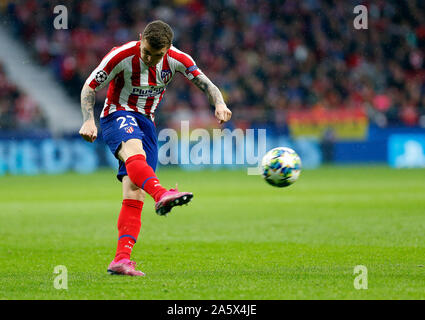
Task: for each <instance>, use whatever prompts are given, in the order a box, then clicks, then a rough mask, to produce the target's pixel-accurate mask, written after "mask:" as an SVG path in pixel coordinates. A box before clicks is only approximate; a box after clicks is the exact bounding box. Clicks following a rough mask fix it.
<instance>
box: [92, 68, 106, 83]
mask: <svg viewBox="0 0 425 320" xmlns="http://www.w3.org/2000/svg"><path fill="white" fill-rule="evenodd" d="M107 78H108V74H107V73H106V71H104V70H99V71H98V72H97V73H96V76H95V79H96V81H97V83H102V82H104V81H105V80H106V79H107Z"/></svg>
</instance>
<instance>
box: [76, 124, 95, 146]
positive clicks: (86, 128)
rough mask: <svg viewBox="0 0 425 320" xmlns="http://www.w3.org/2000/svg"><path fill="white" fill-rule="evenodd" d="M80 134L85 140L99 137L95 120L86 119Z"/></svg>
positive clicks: (90, 140)
mask: <svg viewBox="0 0 425 320" xmlns="http://www.w3.org/2000/svg"><path fill="white" fill-rule="evenodd" d="M79 134H80V135H81V136H82V137H83V138H84V140H86V141H88V142H94V140H96V138H97V127H96V124H95V123H94V120H86V121H85V122H84V123H83V125H82V126H81V129H80V131H79Z"/></svg>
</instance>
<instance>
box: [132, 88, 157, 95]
mask: <svg viewBox="0 0 425 320" xmlns="http://www.w3.org/2000/svg"><path fill="white" fill-rule="evenodd" d="M164 90H165V87H150V88H149V89H146V88H141V87H133V90H132V91H131V94H132V95H135V96H140V97H155V96H158V95H160V94H161V93H162V92H163V91H164Z"/></svg>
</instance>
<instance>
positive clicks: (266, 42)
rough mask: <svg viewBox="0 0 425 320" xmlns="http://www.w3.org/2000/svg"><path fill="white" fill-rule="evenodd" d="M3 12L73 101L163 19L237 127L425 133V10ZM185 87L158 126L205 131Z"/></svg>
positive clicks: (235, 0)
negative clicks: (60, 22) (328, 113)
mask: <svg viewBox="0 0 425 320" xmlns="http://www.w3.org/2000/svg"><path fill="white" fill-rule="evenodd" d="M59 4H60V5H65V6H66V7H67V9H68V15H69V18H68V24H69V29H68V30H55V29H54V28H53V19H54V18H55V15H54V14H52V12H53V8H54V6H55V5H59ZM359 4H363V5H366V7H367V8H368V21H367V22H368V29H360V30H358V29H355V28H354V26H353V21H354V18H355V17H356V14H354V13H353V9H354V7H355V6H356V5H359ZM2 11H3V13H4V14H5V15H6V16H7V21H8V23H9V25H10V27H11V28H13V30H14V32H15V33H16V35H17V36H19V37H20V38H21V39H22V41H24V43H26V44H28V45H29V48H30V49H31V50H32V52H33V54H34V55H35V56H36V57H37V59H38V61H39V62H40V63H42V64H43V65H46V66H50V67H51V68H52V69H53V70H54V72H55V73H56V75H57V77H58V79H60V81H61V82H63V83H64V85H65V87H66V88H67V89H68V90H69V92H70V93H71V94H72V95H73V96H75V99H79V93H80V90H81V87H82V84H83V82H84V81H85V79H86V78H87V76H88V75H89V74H90V72H91V71H92V70H93V69H94V68H95V67H96V66H97V64H98V63H99V62H100V60H101V59H102V57H103V56H104V55H105V54H106V53H107V52H109V50H110V49H111V48H112V47H114V46H118V45H121V44H123V43H125V42H128V41H132V40H136V39H138V35H139V33H141V32H142V30H143V29H144V27H145V25H146V24H147V23H148V22H149V21H152V20H154V19H162V20H164V21H166V22H167V23H169V24H170V25H171V26H172V28H173V29H174V32H175V39H174V45H175V46H176V47H177V48H179V49H180V50H182V51H185V52H187V53H189V54H190V55H191V56H192V57H193V58H194V59H195V61H196V62H197V65H198V66H199V67H200V69H201V70H203V71H204V72H205V73H206V75H207V76H208V77H210V79H211V80H212V81H213V82H214V83H215V84H217V85H218V87H219V88H220V89H221V90H222V93H223V95H224V97H225V101H226V103H227V104H228V106H229V107H230V108H231V110H232V111H233V114H234V118H233V123H234V125H236V126H238V127H242V128H245V127H250V126H263V125H264V126H275V127H283V126H285V123H286V120H287V113H288V111H289V110H309V109H312V110H314V109H317V108H319V109H320V108H325V109H327V110H332V109H336V108H338V109H362V110H364V111H365V112H367V114H368V115H369V118H370V120H371V122H372V123H375V124H377V125H379V126H382V127H385V126H389V125H405V126H417V125H420V126H423V127H425V81H424V79H425V78H424V77H425V72H424V54H425V51H424V49H425V1H423V0H411V1H401V0H371V1H338V0H304V1H299V0H285V1H283V0H208V1H201V0H169V1H160V0H144V1H136V0H127V1H115V0H87V1H70V0H60V1H43V0H22V1H13V2H10V3H8V4H6V5H5V6H4V7H3V9H2ZM179 80H180V81H174V82H172V84H171V85H170V88H169V89H168V92H167V94H166V95H164V99H163V102H162V103H161V105H160V107H159V113H160V117H159V119H160V121H162V123H161V124H162V125H165V124H171V123H172V122H173V121H176V120H180V119H190V120H192V122H195V123H197V124H199V125H203V126H205V125H206V126H208V125H209V124H210V123H211V121H214V119H213V118H212V109H211V108H210V106H209V104H208V101H207V100H206V98H205V97H204V95H203V94H202V92H201V91H199V89H197V88H196V87H194V86H191V85H190V84H189V83H188V81H185V80H184V78H183V77H181V79H179ZM105 94H106V91H105V90H104V91H103V93H102V94H99V95H98V96H97V112H100V109H101V107H102V105H103V99H104V97H105Z"/></svg>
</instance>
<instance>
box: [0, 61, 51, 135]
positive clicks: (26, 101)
mask: <svg viewBox="0 0 425 320" xmlns="http://www.w3.org/2000/svg"><path fill="white" fill-rule="evenodd" d="M46 126H47V121H46V118H45V117H44V115H43V113H42V111H41V109H40V108H39V106H38V105H37V103H36V102H34V101H33V100H32V99H31V97H30V96H29V95H27V94H25V93H23V92H22V91H21V90H20V89H19V88H18V87H17V86H16V84H15V83H13V82H12V81H11V80H10V79H8V77H7V73H6V72H5V70H4V66H3V65H2V64H0V131H2V130H22V131H30V130H36V129H43V128H46Z"/></svg>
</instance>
